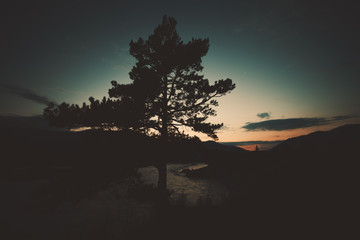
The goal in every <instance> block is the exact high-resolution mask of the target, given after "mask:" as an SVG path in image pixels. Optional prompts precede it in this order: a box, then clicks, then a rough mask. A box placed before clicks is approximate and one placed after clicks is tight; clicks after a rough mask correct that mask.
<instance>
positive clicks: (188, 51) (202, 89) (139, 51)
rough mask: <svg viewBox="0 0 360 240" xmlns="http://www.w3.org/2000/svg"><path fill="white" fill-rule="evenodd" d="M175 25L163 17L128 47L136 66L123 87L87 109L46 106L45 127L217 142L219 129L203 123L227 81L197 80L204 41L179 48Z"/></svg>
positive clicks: (231, 85) (230, 86)
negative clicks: (196, 136) (199, 136)
mask: <svg viewBox="0 0 360 240" xmlns="http://www.w3.org/2000/svg"><path fill="white" fill-rule="evenodd" d="M176 24H177V22H176V20H175V19H174V18H172V17H168V16H166V15H165V16H164V17H163V19H162V23H161V24H160V25H159V26H157V27H156V28H155V30H154V33H153V34H152V35H150V36H149V37H148V39H147V40H144V39H142V38H139V39H138V40H137V41H131V42H130V54H131V55H132V56H133V57H134V58H135V59H136V64H135V66H134V67H133V68H132V70H131V71H130V73H129V75H130V79H131V80H132V82H131V83H129V84H119V83H117V82H116V81H112V82H111V85H112V87H111V88H110V89H109V97H110V98H108V99H106V98H105V97H104V99H103V100H102V101H99V100H95V99H94V98H90V99H89V100H90V105H87V104H85V103H84V104H83V106H82V107H79V106H78V105H70V104H67V103H62V104H60V105H58V106H56V105H54V104H50V105H49V106H48V107H47V108H46V109H45V110H44V115H45V117H46V118H47V119H48V120H49V123H50V124H52V125H56V126H61V127H69V128H72V127H80V126H90V127H99V128H113V127H116V128H120V129H122V128H127V129H134V130H137V131H143V132H147V133H158V134H159V135H160V136H162V137H163V138H164V139H168V137H169V135H171V134H180V135H181V134H182V132H181V131H180V127H181V126H185V127H188V128H190V129H191V130H193V131H195V132H202V133H205V134H207V135H208V136H209V137H211V138H213V139H217V135H216V131H217V130H218V129H220V128H221V127H222V125H223V124H222V123H220V124H212V123H210V122H207V120H208V118H209V116H214V115H216V111H215V110H214V109H213V108H212V107H214V106H218V102H217V100H216V99H215V98H217V97H220V96H223V95H225V94H226V93H228V92H230V91H231V90H233V89H234V88H235V84H234V83H233V82H232V80H231V79H228V78H227V79H220V80H217V81H215V83H214V84H210V83H209V80H208V79H206V78H204V75H201V74H200V73H201V71H202V70H203V66H202V57H204V56H205V55H206V54H207V52H208V50H209V39H208V38H206V39H195V38H192V39H191V41H189V42H187V43H184V42H183V41H182V40H181V38H180V36H179V35H178V33H177V32H176Z"/></svg>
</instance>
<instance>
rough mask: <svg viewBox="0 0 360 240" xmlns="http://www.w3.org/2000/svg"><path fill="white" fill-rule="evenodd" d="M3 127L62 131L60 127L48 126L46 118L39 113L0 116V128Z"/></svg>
mask: <svg viewBox="0 0 360 240" xmlns="http://www.w3.org/2000/svg"><path fill="white" fill-rule="evenodd" d="M3 129H37V130H50V131H63V129H61V128H56V127H52V126H49V124H48V122H47V120H46V119H45V118H44V117H43V116H41V115H35V116H1V115H0V130H3Z"/></svg>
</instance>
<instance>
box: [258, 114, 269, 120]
mask: <svg viewBox="0 0 360 240" xmlns="http://www.w3.org/2000/svg"><path fill="white" fill-rule="evenodd" d="M256 116H258V117H259V118H267V119H269V118H270V112H263V113H258V114H257V115H256Z"/></svg>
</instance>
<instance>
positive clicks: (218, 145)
mask: <svg viewBox="0 0 360 240" xmlns="http://www.w3.org/2000/svg"><path fill="white" fill-rule="evenodd" d="M202 145H203V146H204V147H206V148H208V149H213V150H221V151H226V152H248V151H247V150H245V149H243V148H240V147H235V146H228V145H224V144H221V143H217V142H214V141H206V142H202Z"/></svg>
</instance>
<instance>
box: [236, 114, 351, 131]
mask: <svg viewBox="0 0 360 240" xmlns="http://www.w3.org/2000/svg"><path fill="white" fill-rule="evenodd" d="M349 118H353V116H335V117H330V118H287V119H272V120H266V121H261V122H252V123H251V122H248V123H246V125H245V126H243V127H242V128H244V129H246V130H247V131H283V130H291V129H299V128H308V127H314V126H320V125H327V124H330V123H333V122H336V121H340V120H345V119H349Z"/></svg>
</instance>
